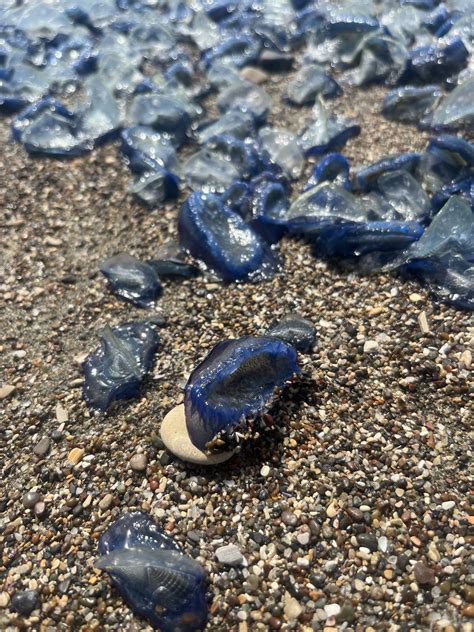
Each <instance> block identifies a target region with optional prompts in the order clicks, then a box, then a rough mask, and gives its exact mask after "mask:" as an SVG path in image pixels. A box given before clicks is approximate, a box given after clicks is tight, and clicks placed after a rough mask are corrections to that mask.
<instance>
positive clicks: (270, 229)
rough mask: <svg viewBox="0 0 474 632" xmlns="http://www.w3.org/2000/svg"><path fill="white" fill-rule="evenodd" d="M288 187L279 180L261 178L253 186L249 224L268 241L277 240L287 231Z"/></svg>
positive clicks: (272, 242)
mask: <svg viewBox="0 0 474 632" xmlns="http://www.w3.org/2000/svg"><path fill="white" fill-rule="evenodd" d="M288 206H289V200H288V189H287V187H285V186H284V185H283V184H281V183H280V182H275V181H272V180H266V179H264V180H262V181H261V182H259V183H257V184H256V185H255V186H254V189H253V193H252V197H251V200H250V212H251V219H249V224H250V225H251V226H252V227H253V228H254V229H255V230H256V231H257V233H258V234H259V235H260V236H261V237H262V238H263V239H264V240H265V241H267V242H268V243H270V244H274V243H276V242H277V241H279V240H280V239H281V238H282V237H283V235H284V234H285V233H286V231H287V226H286V214H287V210H288Z"/></svg>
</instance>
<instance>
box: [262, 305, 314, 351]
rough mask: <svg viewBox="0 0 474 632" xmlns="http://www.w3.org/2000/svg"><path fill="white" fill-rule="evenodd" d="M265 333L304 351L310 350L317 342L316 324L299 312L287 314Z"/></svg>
mask: <svg viewBox="0 0 474 632" xmlns="http://www.w3.org/2000/svg"><path fill="white" fill-rule="evenodd" d="M265 335H266V336H273V337H275V338H280V339H281V340H284V341H285V342H287V343H288V344H290V345H292V346H293V347H294V348H295V349H296V350H297V351H301V352H302V353H306V352H308V351H310V350H311V349H312V347H314V343H315V342H316V328H315V326H314V325H313V323H312V322H311V321H310V320H308V319H307V318H303V316H300V315H299V314H286V315H285V316H284V317H283V318H282V319H281V320H279V321H278V322H277V323H275V324H274V325H272V326H271V327H270V328H269V329H267V331H266V332H265Z"/></svg>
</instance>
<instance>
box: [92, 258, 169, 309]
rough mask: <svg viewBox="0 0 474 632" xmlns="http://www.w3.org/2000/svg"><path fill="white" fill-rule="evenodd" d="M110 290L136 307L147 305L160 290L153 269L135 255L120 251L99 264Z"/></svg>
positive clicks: (155, 297)
mask: <svg viewBox="0 0 474 632" xmlns="http://www.w3.org/2000/svg"><path fill="white" fill-rule="evenodd" d="M100 271H101V272H102V274H103V275H104V276H105V277H106V278H107V280H108V281H109V284H110V286H111V289H112V291H113V292H114V294H116V295H117V296H120V298H123V299H124V300H126V301H129V302H130V303H133V304H134V305H137V306H138V307H149V306H150V305H151V304H152V303H153V302H154V301H155V300H156V299H157V298H158V297H159V296H160V295H161V292H162V288H161V284H160V280H159V278H158V276H157V274H156V272H155V270H154V269H153V268H152V267H151V266H149V265H148V264H147V263H143V262H141V261H139V260H138V259H137V258H136V257H132V256H131V255H129V254H127V253H125V252H121V253H119V254H117V255H114V256H113V257H109V259H106V260H105V261H103V262H102V263H101V264H100Z"/></svg>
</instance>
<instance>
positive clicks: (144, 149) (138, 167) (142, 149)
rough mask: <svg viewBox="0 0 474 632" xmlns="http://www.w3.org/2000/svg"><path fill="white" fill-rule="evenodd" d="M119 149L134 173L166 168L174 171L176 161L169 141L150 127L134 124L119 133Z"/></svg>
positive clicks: (176, 167) (176, 165)
mask: <svg viewBox="0 0 474 632" xmlns="http://www.w3.org/2000/svg"><path fill="white" fill-rule="evenodd" d="M121 140H122V143H121V147H120V148H121V151H122V153H123V155H124V156H125V159H126V161H127V164H128V166H129V167H130V170H131V171H133V172H134V173H140V174H141V173H143V172H144V171H156V170H159V168H161V169H166V170H168V171H171V172H174V173H176V172H177V170H178V163H177V160H176V152H175V149H174V147H173V145H172V144H171V142H170V141H169V140H168V139H167V138H165V137H164V136H163V135H162V134H160V133H159V132H156V131H155V130H154V129H153V128H152V127H147V126H146V125H135V126H134V127H127V128H126V129H124V130H123V131H122V133H121Z"/></svg>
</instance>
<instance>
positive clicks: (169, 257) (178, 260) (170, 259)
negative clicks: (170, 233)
mask: <svg viewBox="0 0 474 632" xmlns="http://www.w3.org/2000/svg"><path fill="white" fill-rule="evenodd" d="M148 263H149V265H150V266H151V267H152V268H153V269H154V270H155V272H156V273H157V274H158V276H159V277H171V278H177V277H181V278H185V279H191V278H193V277H196V276H199V274H200V271H199V268H197V267H196V266H194V265H192V264H191V263H188V262H187V261H186V260H185V253H184V251H183V250H182V249H181V248H180V247H179V245H178V244H177V243H174V242H171V243H168V244H165V245H164V246H162V247H161V248H160V249H159V250H158V252H157V253H156V255H155V258H154V259H152V260H151V261H149V262H148Z"/></svg>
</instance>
